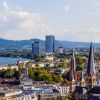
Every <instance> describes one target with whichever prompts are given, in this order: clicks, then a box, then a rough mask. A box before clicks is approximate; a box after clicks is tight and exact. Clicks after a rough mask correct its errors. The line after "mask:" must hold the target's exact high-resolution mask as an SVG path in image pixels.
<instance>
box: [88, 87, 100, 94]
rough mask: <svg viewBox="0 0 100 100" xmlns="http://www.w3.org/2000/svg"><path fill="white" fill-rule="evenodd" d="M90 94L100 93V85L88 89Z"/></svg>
mask: <svg viewBox="0 0 100 100" xmlns="http://www.w3.org/2000/svg"><path fill="white" fill-rule="evenodd" d="M88 93H89V94H100V86H95V87H94V88H92V89H90V90H89V91H88Z"/></svg>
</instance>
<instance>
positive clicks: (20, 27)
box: [0, 1, 51, 40]
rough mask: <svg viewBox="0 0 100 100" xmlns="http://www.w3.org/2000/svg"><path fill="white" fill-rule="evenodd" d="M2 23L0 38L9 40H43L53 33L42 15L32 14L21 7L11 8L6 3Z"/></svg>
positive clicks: (0, 16) (0, 19) (0, 24)
mask: <svg viewBox="0 0 100 100" xmlns="http://www.w3.org/2000/svg"><path fill="white" fill-rule="evenodd" d="M0 22H1V23H0V29H1V30H0V37H3V38H7V39H16V40H20V39H29V38H36V37H41V38H43V37H44V36H45V35H46V34H47V33H49V32H51V29H50V28H49V27H48V25H47V24H45V22H44V21H43V18H42V15H41V14H40V13H36V12H30V11H27V10H24V9H23V8H21V7H14V8H11V7H9V6H8V4H7V2H5V1H4V2H3V7H2V13H1V15H0Z"/></svg>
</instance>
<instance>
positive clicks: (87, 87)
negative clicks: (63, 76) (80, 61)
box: [69, 43, 100, 100]
mask: <svg viewBox="0 0 100 100" xmlns="http://www.w3.org/2000/svg"><path fill="white" fill-rule="evenodd" d="M70 65H71V68H70V76H69V77H70V80H69V81H70V93H71V94H73V95H72V96H73V97H74V98H75V100H100V84H97V79H96V71H95V64H94V50H93V45H92V43H91V44H90V49H89V55H88V63H87V68H86V70H85V71H84V72H85V73H83V71H82V72H81V74H80V79H79V80H77V74H76V61H75V53H74V50H73V54H72V59H71V63H70Z"/></svg>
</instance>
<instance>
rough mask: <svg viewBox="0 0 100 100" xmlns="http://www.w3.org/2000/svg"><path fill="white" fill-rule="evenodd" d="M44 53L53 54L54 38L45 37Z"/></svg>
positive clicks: (50, 36)
mask: <svg viewBox="0 0 100 100" xmlns="http://www.w3.org/2000/svg"><path fill="white" fill-rule="evenodd" d="M45 49H46V53H53V52H54V50H55V37H54V36H53V35H48V36H46V43H45Z"/></svg>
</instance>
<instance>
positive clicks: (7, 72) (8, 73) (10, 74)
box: [6, 68, 14, 78]
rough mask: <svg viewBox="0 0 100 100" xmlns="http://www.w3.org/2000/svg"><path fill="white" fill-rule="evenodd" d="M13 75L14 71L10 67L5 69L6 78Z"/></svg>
mask: <svg viewBox="0 0 100 100" xmlns="http://www.w3.org/2000/svg"><path fill="white" fill-rule="evenodd" d="M13 76H14V71H13V70H12V69H11V68H9V69H8V70H7V71H6V77H7V78H11V77H13Z"/></svg>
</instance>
